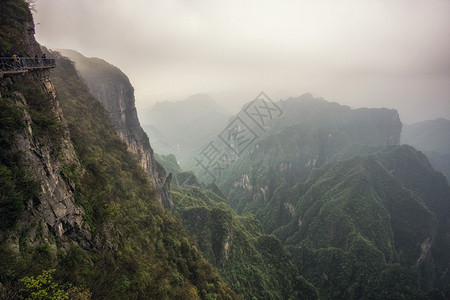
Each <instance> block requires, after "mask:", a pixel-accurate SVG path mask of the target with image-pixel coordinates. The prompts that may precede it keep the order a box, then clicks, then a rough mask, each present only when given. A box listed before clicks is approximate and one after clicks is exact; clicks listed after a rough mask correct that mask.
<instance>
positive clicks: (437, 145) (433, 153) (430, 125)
mask: <svg viewBox="0 0 450 300" xmlns="http://www.w3.org/2000/svg"><path fill="white" fill-rule="evenodd" d="M401 141H402V143H404V144H408V145H411V146H413V147H415V148H417V149H419V150H420V151H423V152H424V153H425V155H426V156H427V157H428V158H429V159H430V161H431V164H432V165H433V166H434V167H435V168H436V169H437V170H439V171H441V172H442V173H444V175H445V176H446V177H447V179H450V120H446V119H442V118H441V119H436V120H430V121H424V122H420V123H416V124H411V125H406V126H404V128H403V131H402V139H401Z"/></svg>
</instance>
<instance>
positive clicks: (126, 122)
mask: <svg viewBox="0 0 450 300" xmlns="http://www.w3.org/2000/svg"><path fill="white" fill-rule="evenodd" d="M60 52H61V53H62V54H63V55H64V56H67V57H69V58H70V59H71V60H73V61H74V62H75V67H76V69H77V71H78V73H79V74H80V76H81V77H82V78H83V80H84V81H85V82H86V84H87V86H88V88H89V91H90V92H91V93H92V94H93V95H94V96H95V98H96V99H98V100H100V101H101V102H102V103H103V104H104V105H105V107H106V108H107V109H108V111H109V112H110V114H111V116H112V120H113V124H114V127H115V128H116V131H117V134H118V135H119V136H120V137H121V139H122V140H123V141H124V142H125V143H126V144H127V145H128V150H129V151H131V152H132V153H134V154H135V155H136V158H137V159H138V161H139V163H140V165H141V166H142V167H143V168H144V170H145V171H146V172H147V173H148V174H149V176H150V178H151V180H152V182H153V184H154V186H155V188H156V190H157V193H158V197H159V201H160V203H161V204H162V205H163V206H164V207H165V208H167V209H170V208H172V207H173V201H172V198H171V196H170V178H171V177H168V176H166V173H165V170H164V168H162V167H161V166H160V165H159V164H158V162H157V161H156V160H155V158H154V154H153V149H152V147H151V146H150V142H149V139H148V136H147V135H146V133H145V132H144V130H143V129H142V127H141V124H140V123H139V119H138V115H137V111H136V106H135V98H134V89H133V86H132V85H131V83H130V80H129V79H128V77H127V76H126V75H125V74H124V73H123V72H122V71H121V70H119V69H118V68H117V67H115V66H113V65H111V64H109V63H107V62H106V61H104V60H102V59H98V58H87V57H85V56H83V55H81V54H80V53H78V52H76V51H73V50H60Z"/></svg>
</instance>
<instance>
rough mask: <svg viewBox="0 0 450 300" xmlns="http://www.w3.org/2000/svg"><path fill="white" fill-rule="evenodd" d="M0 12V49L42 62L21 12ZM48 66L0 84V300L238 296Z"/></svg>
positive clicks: (67, 76)
mask: <svg viewBox="0 0 450 300" xmlns="http://www.w3.org/2000/svg"><path fill="white" fill-rule="evenodd" d="M0 5H1V9H0V11H1V12H2V13H4V12H6V13H7V17H5V18H3V17H4V16H2V22H1V27H0V33H1V37H2V45H9V46H8V47H10V49H22V50H23V53H28V55H31V53H35V52H36V53H38V54H41V53H40V50H39V46H38V45H37V43H36V42H35V41H34V37H33V32H34V31H33V30H30V29H33V27H31V25H32V24H33V23H32V17H31V13H30V12H29V10H28V4H27V3H26V2H25V1H2V2H1V4H0ZM4 20H7V21H8V22H3V21H4ZM12 29H14V30H12ZM6 32H7V33H8V34H5V33H6ZM8 49H9V48H8ZM8 49H7V50H8ZM38 51H39V52H38ZM57 66H58V67H57V68H56V69H55V70H54V71H52V74H50V73H49V71H46V70H33V71H30V72H28V73H25V74H23V75H18V76H12V77H7V78H2V79H0V81H1V82H0V83H1V97H0V98H1V99H0V103H1V106H2V109H1V110H0V113H1V116H0V121H1V127H0V128H1V130H0V134H1V138H0V140H1V157H0V158H1V165H0V170H1V172H0V175H1V177H0V181H1V190H2V192H1V195H0V196H1V198H0V203H1V206H0V209H1V216H2V218H1V228H0V251H1V253H0V274H1V276H0V280H1V291H0V293H1V297H2V298H6V299H8V298H13V299H15V298H17V297H19V296H23V297H25V298H26V297H33V296H32V295H33V293H41V294H42V293H44V292H45V293H47V296H48V297H53V296H54V297H57V296H58V297H63V298H64V297H69V296H70V297H71V298H72V299H77V298H78V299H86V298H89V297H90V295H92V298H95V299H100V298H103V299H124V298H128V299H130V298H134V299H137V298H178V299H198V297H201V298H203V299H210V298H215V297H217V298H223V299H231V298H235V297H237V296H236V295H235V294H234V293H233V292H232V291H231V290H230V289H229V288H228V287H227V286H226V284H225V283H224V282H223V281H222V280H221V279H220V277H219V275H218V273H217V271H215V270H214V268H213V267H211V266H210V265H209V264H208V263H207V262H206V261H205V259H204V258H203V257H202V256H201V254H200V252H199V251H198V250H197V248H196V246H195V245H194V243H193V242H192V241H191V240H190V238H189V237H188V235H187V233H186V232H185V230H184V229H183V227H182V226H181V224H180V222H179V221H177V220H176V219H175V218H173V217H172V216H170V215H169V214H168V213H166V212H164V210H163V209H162V208H161V206H160V205H159V204H158V199H157V195H156V191H155V188H154V187H152V184H151V181H150V179H149V177H148V175H147V174H146V173H145V172H144V170H143V169H142V168H141V167H140V165H139V163H138V161H137V160H136V159H135V157H134V155H133V154H132V153H130V152H128V151H127V145H126V144H125V143H124V142H123V141H122V140H121V138H120V137H119V135H118V134H117V133H116V128H115V127H114V126H113V122H112V119H111V117H110V114H109V112H108V111H107V110H106V109H105V107H104V106H103V105H102V104H101V103H100V102H99V101H98V100H96V99H95V98H94V97H93V96H92V95H91V94H90V93H89V92H88V88H87V87H86V85H85V84H84V83H83V81H82V80H81V79H80V78H79V77H78V76H77V73H76V71H75V68H74V66H73V64H72V63H71V62H70V61H69V60H67V59H64V58H58V60H57ZM53 84H54V85H53ZM53 269H55V271H53ZM42 270H44V272H43V273H42V275H40V276H37V275H39V274H40V273H41V271H42ZM45 270H49V271H45ZM29 276H32V277H29ZM52 276H54V280H55V282H58V283H59V286H58V285H56V284H54V282H53V281H51V278H52ZM19 279H22V280H20V281H19ZM34 295H36V294H34Z"/></svg>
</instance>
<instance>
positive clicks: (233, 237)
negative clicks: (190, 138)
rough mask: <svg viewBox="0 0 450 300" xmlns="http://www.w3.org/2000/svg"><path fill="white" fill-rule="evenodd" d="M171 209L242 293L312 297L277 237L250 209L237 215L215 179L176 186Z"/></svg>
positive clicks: (264, 296)
mask: <svg viewBox="0 0 450 300" xmlns="http://www.w3.org/2000/svg"><path fill="white" fill-rule="evenodd" d="M173 194H174V201H175V204H176V206H175V207H176V209H175V211H174V214H175V215H176V216H179V217H180V218H181V219H182V221H183V225H184V226H185V227H186V229H187V230H188V232H189V233H191V234H192V235H193V236H195V237H196V240H197V243H198V245H199V248H200V250H201V251H202V253H203V255H204V256H205V258H206V259H207V260H208V261H209V262H211V263H212V264H213V265H214V266H216V267H217V269H218V270H219V272H220V274H221V275H222V276H223V278H224V280H225V281H226V282H228V283H229V285H230V287H231V288H232V289H233V290H234V291H236V292H238V293H240V294H242V295H244V297H245V299H252V298H256V299H317V298H318V294H317V290H316V289H315V288H314V287H313V286H312V285H311V284H309V283H308V282H307V281H306V280H305V279H304V278H303V277H302V276H301V275H300V274H299V273H298V271H297V269H296V267H295V266H294V264H293V263H292V261H291V256H290V254H289V253H288V252H287V251H286V249H285V248H284V246H283V245H282V244H281V241H280V240H279V239H277V238H276V237H275V236H273V235H266V234H263V232H262V227H261V224H260V223H259V222H258V220H256V219H255V218H254V216H252V215H245V216H239V215H237V214H236V213H235V212H234V211H233V210H232V209H231V207H230V206H229V204H228V201H227V200H226V199H225V198H224V196H223V195H222V194H221V192H220V190H219V189H218V187H217V186H215V185H210V186H208V187H207V188H206V189H200V188H189V189H182V188H176V189H175V190H174V191H173Z"/></svg>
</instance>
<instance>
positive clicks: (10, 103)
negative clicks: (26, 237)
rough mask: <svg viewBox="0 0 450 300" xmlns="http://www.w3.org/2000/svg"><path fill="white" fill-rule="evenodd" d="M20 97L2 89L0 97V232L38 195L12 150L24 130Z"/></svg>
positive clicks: (30, 178) (10, 225)
mask: <svg viewBox="0 0 450 300" xmlns="http://www.w3.org/2000/svg"><path fill="white" fill-rule="evenodd" d="M22 106H23V104H22V102H21V99H20V97H19V96H18V95H17V94H15V93H14V92H10V91H8V90H7V89H5V90H4V91H3V92H2V94H1V95H0V153H2V155H1V156H0V215H1V216H2V218H0V230H7V229H10V228H12V227H14V226H15V224H16V220H17V219H18V218H19V217H20V216H21V214H22V212H23V210H24V208H25V202H26V200H30V199H32V198H33V197H34V196H35V195H36V194H37V192H38V191H39V185H38V182H37V180H36V179H33V178H32V177H31V176H30V175H29V174H27V173H26V171H25V168H24V167H23V158H22V156H23V154H22V152H20V151H19V150H16V149H13V148H12V147H11V146H12V144H13V139H14V135H15V134H18V133H20V132H21V131H23V130H24V129H25V127H26V123H25V119H24V111H23V110H24V108H23V107H22Z"/></svg>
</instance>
